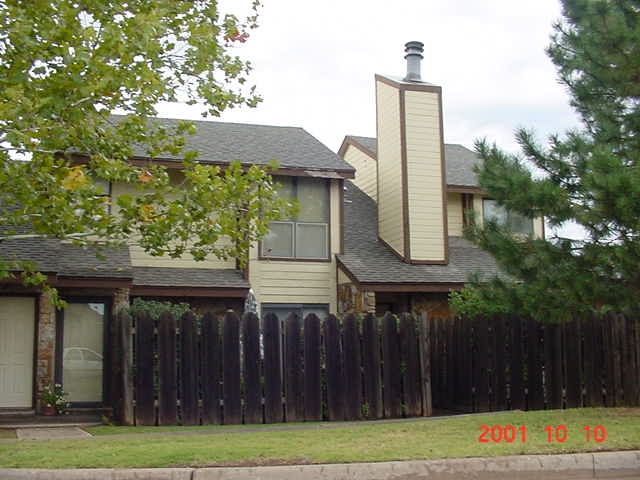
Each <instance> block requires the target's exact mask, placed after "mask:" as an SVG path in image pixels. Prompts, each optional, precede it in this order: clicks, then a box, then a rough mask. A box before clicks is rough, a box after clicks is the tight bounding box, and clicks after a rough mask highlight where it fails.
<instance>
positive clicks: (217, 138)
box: [113, 115, 355, 174]
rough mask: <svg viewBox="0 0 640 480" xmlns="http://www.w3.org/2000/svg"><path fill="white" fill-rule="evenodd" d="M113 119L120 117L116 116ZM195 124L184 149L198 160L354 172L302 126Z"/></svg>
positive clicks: (166, 121) (172, 121)
mask: <svg viewBox="0 0 640 480" xmlns="http://www.w3.org/2000/svg"><path fill="white" fill-rule="evenodd" d="M113 118H114V119H115V120H118V118H121V117H118V116H117V115H114V116H113ZM157 120H159V121H160V122H161V123H162V124H165V125H168V126H171V125H175V124H176V123H177V122H178V120H176V119H169V118H158V119H157ZM193 123H194V125H195V126H196V133H195V134H194V135H186V136H185V140H186V145H185V149H184V150H185V151H189V150H197V151H198V152H199V157H198V160H199V161H201V162H203V163H207V162H210V163H216V164H217V163H222V164H225V163H229V162H232V161H234V160H239V161H240V162H241V163H243V164H247V165H253V164H256V165H266V164H267V163H268V162H269V161H270V160H274V159H275V160H277V161H278V164H279V166H280V168H295V169H304V170H312V171H313V170H315V171H334V172H344V173H348V174H352V173H353V172H355V170H354V168H353V167H352V166H351V165H349V164H348V163H347V162H345V161H344V160H342V159H341V158H340V157H339V156H338V155H336V154H335V153H333V152H332V151H331V150H329V148H328V147H326V146H325V145H324V144H323V143H321V142H320V141H319V140H317V139H316V138H315V137H313V136H312V135H311V134H310V133H309V132H307V131H305V130H304V129H302V128H298V127H277V126H271V125H251V124H244V123H226V122H213V121H202V120H201V121H193ZM135 154H136V155H137V156H141V157H145V156H146V151H145V149H144V148H143V147H139V148H138V149H137V150H136V151H135ZM162 158H163V159H168V160H176V161H177V160H180V157H175V156H172V155H170V154H163V155H162Z"/></svg>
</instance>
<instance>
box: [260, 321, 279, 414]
mask: <svg viewBox="0 0 640 480" xmlns="http://www.w3.org/2000/svg"><path fill="white" fill-rule="evenodd" d="M263 322H264V332H263V339H264V421H265V423H276V422H282V418H283V412H282V370H281V365H282V364H281V361H282V360H281V346H280V341H281V338H280V320H279V319H278V317H277V316H276V315H275V314H273V313H267V314H266V315H265V317H264V319H263Z"/></svg>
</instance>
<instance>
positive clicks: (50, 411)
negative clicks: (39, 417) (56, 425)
mask: <svg viewBox="0 0 640 480" xmlns="http://www.w3.org/2000/svg"><path fill="white" fill-rule="evenodd" d="M67 395H68V394H67V393H66V392H65V391H64V390H63V389H62V385H60V384H59V383H56V384H55V385H54V386H53V388H52V387H51V385H49V386H47V387H46V388H45V389H44V390H43V391H42V394H41V395H40V399H41V400H42V403H44V406H43V408H42V413H43V414H44V415H48V416H51V415H56V414H60V413H64V411H65V410H66V409H67V408H69V402H67V399H66V398H65V397H66V396H67Z"/></svg>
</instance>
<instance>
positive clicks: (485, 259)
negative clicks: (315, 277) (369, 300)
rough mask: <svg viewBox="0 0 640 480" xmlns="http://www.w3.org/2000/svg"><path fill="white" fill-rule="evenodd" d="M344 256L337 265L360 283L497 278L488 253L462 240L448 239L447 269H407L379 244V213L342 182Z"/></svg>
mask: <svg viewBox="0 0 640 480" xmlns="http://www.w3.org/2000/svg"><path fill="white" fill-rule="evenodd" d="M345 187H346V188H345V208H344V215H345V219H344V224H345V238H344V248H345V252H344V254H342V255H339V256H338V258H339V260H340V262H341V263H342V264H343V265H344V266H345V267H346V268H347V269H348V270H349V271H350V272H351V274H353V275H354V276H355V277H356V279H357V280H358V281H359V282H363V283H380V284H400V283H464V282H467V281H468V280H469V277H470V275H471V274H472V273H478V274H480V278H483V279H488V278H492V277H495V276H496V275H499V274H500V271H499V269H498V266H497V264H496V262H495V260H494V259H493V257H491V255H489V254H488V253H486V252H484V251H482V250H480V249H479V248H478V247H476V246H474V245H473V244H471V243H470V242H469V241H467V240H465V239H463V238H461V237H449V264H448V265H410V264H408V263H405V262H403V261H402V260H400V259H399V258H398V257H397V256H396V255H394V254H393V253H392V252H391V250H389V248H388V247H386V246H385V245H384V244H383V243H382V242H380V241H379V240H378V235H377V224H378V209H377V205H376V203H375V201H373V200H372V199H371V198H370V197H369V196H368V195H366V194H365V193H364V192H363V191H362V190H360V189H359V188H358V187H356V186H355V185H354V184H353V183H351V182H348V181H347V182H345Z"/></svg>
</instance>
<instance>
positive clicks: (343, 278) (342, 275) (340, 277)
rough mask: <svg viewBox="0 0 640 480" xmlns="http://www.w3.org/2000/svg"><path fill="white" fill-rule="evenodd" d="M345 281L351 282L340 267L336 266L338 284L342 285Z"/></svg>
mask: <svg viewBox="0 0 640 480" xmlns="http://www.w3.org/2000/svg"><path fill="white" fill-rule="evenodd" d="M345 283H353V282H352V281H351V279H350V278H349V277H348V276H347V274H346V273H344V272H343V271H342V269H340V268H338V285H344V284H345Z"/></svg>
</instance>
